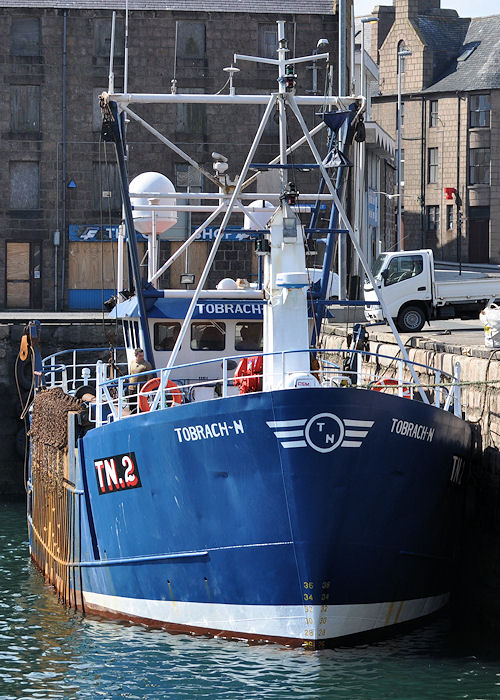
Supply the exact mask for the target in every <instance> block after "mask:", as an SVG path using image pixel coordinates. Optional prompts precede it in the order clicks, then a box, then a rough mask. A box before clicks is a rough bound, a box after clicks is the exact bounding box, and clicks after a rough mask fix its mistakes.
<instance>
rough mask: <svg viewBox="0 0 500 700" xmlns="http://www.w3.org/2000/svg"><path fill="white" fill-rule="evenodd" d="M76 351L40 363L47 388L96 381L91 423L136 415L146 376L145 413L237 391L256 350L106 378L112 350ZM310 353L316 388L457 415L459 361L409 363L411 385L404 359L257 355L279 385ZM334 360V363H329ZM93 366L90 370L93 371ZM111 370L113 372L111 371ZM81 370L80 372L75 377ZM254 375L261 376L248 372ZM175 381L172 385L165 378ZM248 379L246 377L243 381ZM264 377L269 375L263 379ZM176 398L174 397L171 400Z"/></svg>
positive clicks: (337, 352)
mask: <svg viewBox="0 0 500 700" xmlns="http://www.w3.org/2000/svg"><path fill="white" fill-rule="evenodd" d="M106 351H107V352H109V349H107V348H93V349H85V350H82V351H81V352H82V353H86V354H87V355H86V359H87V357H88V355H89V354H91V353H94V354H97V355H98V356H101V357H102V355H103V353H104V352H106ZM78 352H79V351H76V350H74V351H67V352H62V353H56V354H54V355H51V356H50V357H48V358H46V359H45V360H44V363H43V367H44V374H45V377H46V382H47V385H48V386H49V387H55V386H60V387H62V388H63V390H64V391H66V392H74V391H75V390H76V389H78V387H80V386H84V385H88V383H89V382H90V381H95V393H96V399H95V403H94V402H92V403H91V404H90V406H89V420H90V421H91V423H93V424H95V425H96V426H101V425H103V424H104V423H107V422H110V421H117V420H121V419H123V418H128V417H131V416H133V415H136V413H137V411H138V408H137V402H138V399H139V395H138V391H139V390H141V387H144V384H146V383H147V382H148V380H150V379H153V378H155V379H157V380H158V382H157V386H155V387H154V388H152V389H151V391H148V392H147V393H144V390H143V389H142V390H141V395H142V396H143V397H144V399H143V401H144V400H146V401H147V403H148V406H149V410H150V411H157V410H165V409H168V408H170V407H171V406H172V404H173V403H191V402H193V401H200V400H210V399H217V398H224V397H227V396H229V395H234V394H238V393H239V389H238V387H237V386H236V385H235V382H234V379H233V376H232V370H233V368H234V367H235V366H236V364H237V363H238V362H240V361H241V360H242V359H243V357H255V355H256V353H255V352H254V353H252V354H249V355H246V356H242V355H241V354H239V355H237V356H230V357H219V358H216V359H211V360H202V361H197V362H190V363H185V364H179V365H176V366H174V367H172V368H168V369H167V368H161V369H155V370H150V371H147V372H142V373H141V374H134V375H130V374H122V375H120V376H110V366H113V367H114V368H115V370H116V367H118V363H116V352H117V351H115V353H114V355H113V358H114V359H113V363H111V365H110V363H106V362H104V361H103V360H102V359H98V360H97V362H95V364H93V365H92V364H91V363H90V362H88V361H87V362H79V361H78V360H79V357H78ZM304 352H307V353H309V354H310V356H311V358H312V357H316V359H317V360H318V363H316V364H318V367H313V368H312V369H310V370H308V371H310V373H311V374H312V375H313V376H314V377H316V379H317V383H315V382H313V383H314V384H315V386H318V387H358V388H361V389H375V390H383V391H389V392H391V393H397V394H398V395H399V396H402V397H405V398H409V399H413V398H415V399H418V400H423V401H424V402H425V403H432V404H433V405H434V406H436V407H440V408H442V409H443V410H445V411H453V412H454V413H455V415H459V416H461V415H462V407H461V393H460V364H459V363H458V362H457V363H456V364H455V368H454V375H451V374H449V373H447V372H444V371H442V370H439V369H436V368H434V367H431V366H430V365H425V364H422V363H418V362H411V363H410V364H412V365H413V368H414V370H415V371H416V372H417V373H418V374H419V375H420V377H421V378H422V381H421V384H420V385H416V384H415V383H414V382H413V380H412V378H411V375H410V373H409V370H408V366H407V365H408V362H405V360H404V359H402V358H398V357H393V356H390V355H381V354H379V353H377V354H375V353H371V352H367V351H364V350H350V349H343V348H338V349H328V350H316V349H307V350H295V351H288V352H280V353H267V354H262V353H260V354H262V355H263V357H264V358H265V357H271V356H278V357H279V358H280V361H279V362H278V363H276V362H275V363H274V364H275V367H276V364H277V366H278V371H277V379H278V381H277V382H276V384H278V385H280V386H281V387H283V388H293V387H294V384H293V377H294V372H290V371H288V370H287V357H289V356H290V355H292V354H294V353H304ZM64 354H69V356H70V363H69V364H64V363H63V362H61V360H62V358H63V356H64ZM334 360H335V361H334ZM381 362H384V363H385V365H386V367H385V369H384V370H383V371H382V372H380V371H379V372H378V373H376V372H375V369H376V367H379V366H380V364H381ZM208 365H211V366H212V367H214V366H218V370H217V372H215V373H207V372H206V371H200V372H198V374H200V375H204V376H206V375H207V374H217V375H218V377H217V378H215V379H204V380H195V381H193V380H191V379H187V378H183V377H189V376H192V375H193V369H196V368H198V367H202V366H205V367H206V366H208ZM123 366H125V367H126V365H125V363H121V364H120V367H123ZM92 370H93V371H92ZM115 370H113V372H114V373H116V372H115ZM79 374H80V376H79ZM253 376H255V377H258V376H260V375H253ZM171 378H172V379H174V382H175V384H174V387H172V385H171V383H170V384H169V380H170V379H171ZM248 378H249V377H247V379H248ZM268 379H269V378H268ZM174 398H175V401H174V400H173V399H174Z"/></svg>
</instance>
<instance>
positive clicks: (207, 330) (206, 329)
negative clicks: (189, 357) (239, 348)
mask: <svg viewBox="0 0 500 700" xmlns="http://www.w3.org/2000/svg"><path fill="white" fill-rule="evenodd" d="M225 347H226V324H225V323H220V322H219V321H210V322H204V321H200V322H197V323H192V324H191V350H224V348H225Z"/></svg>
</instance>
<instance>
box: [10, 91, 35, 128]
mask: <svg viewBox="0 0 500 700" xmlns="http://www.w3.org/2000/svg"><path fill="white" fill-rule="evenodd" d="M10 128H11V131H14V132H16V133H38V132H39V131H40V87H39V86H38V85H11V88H10Z"/></svg>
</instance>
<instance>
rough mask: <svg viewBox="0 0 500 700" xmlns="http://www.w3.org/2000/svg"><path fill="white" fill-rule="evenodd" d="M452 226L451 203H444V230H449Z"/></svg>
mask: <svg viewBox="0 0 500 700" xmlns="http://www.w3.org/2000/svg"><path fill="white" fill-rule="evenodd" d="M452 228H453V204H447V205H446V230H447V231H451V230H452Z"/></svg>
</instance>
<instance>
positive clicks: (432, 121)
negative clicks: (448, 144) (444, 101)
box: [429, 100, 439, 127]
mask: <svg viewBox="0 0 500 700" xmlns="http://www.w3.org/2000/svg"><path fill="white" fill-rule="evenodd" d="M438 105H439V102H438V100H431V102H430V113H429V126H430V127H434V126H437V125H438V120H439V112H438Z"/></svg>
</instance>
